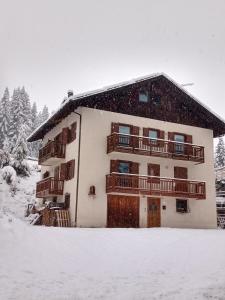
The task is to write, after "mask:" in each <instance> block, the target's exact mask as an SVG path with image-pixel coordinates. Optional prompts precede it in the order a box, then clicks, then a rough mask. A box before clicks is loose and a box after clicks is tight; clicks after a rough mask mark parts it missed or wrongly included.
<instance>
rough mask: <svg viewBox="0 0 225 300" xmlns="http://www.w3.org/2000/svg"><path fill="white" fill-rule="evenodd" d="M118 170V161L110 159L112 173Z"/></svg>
mask: <svg viewBox="0 0 225 300" xmlns="http://www.w3.org/2000/svg"><path fill="white" fill-rule="evenodd" d="M113 172H118V161H117V160H110V173H113Z"/></svg>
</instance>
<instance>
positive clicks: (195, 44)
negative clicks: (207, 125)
mask: <svg viewBox="0 0 225 300" xmlns="http://www.w3.org/2000/svg"><path fill="white" fill-rule="evenodd" d="M0 5H1V6H0V7H1V17H0V42H1V44H0V94H2V93H3V90H4V88H5V86H9V88H10V90H11V92H12V89H13V88H14V87H17V86H22V85H24V86H25V87H26V89H27V91H28V93H29V94H30V97H31V100H33V101H36V102H37V104H38V107H39V108H41V107H42V106H43V105H44V104H47V105H48V106H49V108H50V110H54V109H56V107H57V106H58V105H59V104H60V103H61V101H62V99H63V98H64V96H66V93H67V90H68V89H73V90H74V93H79V92H82V91H87V90H91V89H96V88H99V87H102V86H105V85H109V84H113V83H117V82H120V81H125V80H129V79H131V78H135V77H139V76H143V75H148V74H151V73H155V72H165V73H167V74H168V75H169V76H170V77H172V78H173V79H174V80H175V81H177V82H178V83H187V82H194V86H193V87H189V88H188V90H189V92H191V93H192V94H193V95H195V96H196V97H198V98H199V99H200V100H201V101H202V102H204V103H205V104H207V105H208V106H209V107H211V108H212V109H213V110H214V111H215V112H217V113H218V114H220V115H221V116H222V117H223V118H225V104H224V101H225V89H224V80H225V19H224V14H225V1H224V0H221V1H220V0H216V1H215V0H211V1H208V0H198V1H196V0H195V1H193V0H188V1H186V0H185V1H184V0H183V1H182V0H167V1H166V0H155V1H152V0H137V1H136V0H110V1H109V0H89V1H88V0H77V1H76V0H64V1H63V0H38V1H37V0H35V1H34V0H20V1H11V0H8V1H3V0H0Z"/></svg>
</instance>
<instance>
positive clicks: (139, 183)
mask: <svg viewBox="0 0 225 300" xmlns="http://www.w3.org/2000/svg"><path fill="white" fill-rule="evenodd" d="M106 192H107V193H111V192H116V193H130V194H139V193H141V194H144V195H157V196H171V197H186V198H196V199H205V197H206V191H205V182H200V181H192V180H184V179H177V178H163V177H154V176H153V177H152V176H143V175H142V176H139V175H131V174H119V173H113V174H109V175H106Z"/></svg>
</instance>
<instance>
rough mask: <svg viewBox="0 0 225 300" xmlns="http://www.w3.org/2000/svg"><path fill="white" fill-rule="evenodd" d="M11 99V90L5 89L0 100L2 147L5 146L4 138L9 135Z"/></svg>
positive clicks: (0, 144)
mask: <svg viewBox="0 0 225 300" xmlns="http://www.w3.org/2000/svg"><path fill="white" fill-rule="evenodd" d="M9 107H10V101H9V90H8V88H6V89H5V92H4V95H3V97H2V99H1V101H0V148H3V145H4V140H5V139H6V138H7V137H8V130H9V124H10V109H9Z"/></svg>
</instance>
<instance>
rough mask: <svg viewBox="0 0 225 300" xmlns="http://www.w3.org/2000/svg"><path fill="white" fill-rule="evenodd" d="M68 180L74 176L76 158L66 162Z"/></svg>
mask: <svg viewBox="0 0 225 300" xmlns="http://www.w3.org/2000/svg"><path fill="white" fill-rule="evenodd" d="M66 166H67V168H66V169H67V170H66V180H70V179H72V178H73V177H74V169H75V160H74V159H73V160H70V161H68V162H67V163H66Z"/></svg>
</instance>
